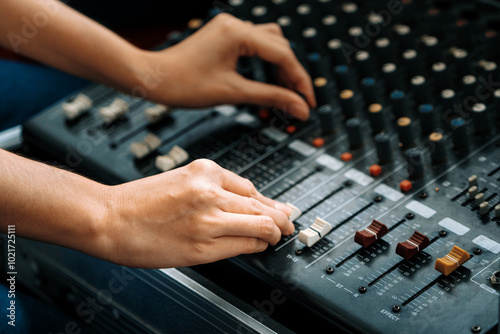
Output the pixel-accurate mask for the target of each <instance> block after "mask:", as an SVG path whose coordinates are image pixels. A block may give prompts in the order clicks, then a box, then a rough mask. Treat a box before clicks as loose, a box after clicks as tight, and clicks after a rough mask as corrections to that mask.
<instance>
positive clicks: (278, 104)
mask: <svg viewBox="0 0 500 334" xmlns="http://www.w3.org/2000/svg"><path fill="white" fill-rule="evenodd" d="M234 81H236V82H234ZM234 81H233V84H234V86H236V87H238V93H236V96H233V97H234V98H235V100H236V101H235V102H236V103H252V104H259V105H261V106H264V107H275V108H278V109H280V110H283V111H284V112H286V113H288V114H291V115H293V116H295V117H297V118H298V119H300V120H303V121H305V120H307V119H308V118H309V106H308V104H307V102H306V101H305V100H304V99H303V98H302V97H301V96H300V95H299V94H297V93H295V92H294V91H292V90H290V89H288V88H284V87H280V86H276V85H271V84H267V83H263V82H258V81H253V80H249V79H246V78H244V77H242V76H238V79H236V78H235V79H234Z"/></svg>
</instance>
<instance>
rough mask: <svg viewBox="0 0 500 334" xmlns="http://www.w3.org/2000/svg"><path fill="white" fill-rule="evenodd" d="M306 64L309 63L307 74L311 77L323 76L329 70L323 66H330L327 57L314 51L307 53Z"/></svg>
mask: <svg viewBox="0 0 500 334" xmlns="http://www.w3.org/2000/svg"><path fill="white" fill-rule="evenodd" d="M307 64H308V65H309V74H310V76H311V77H312V78H318V77H323V76H325V75H326V74H328V72H329V71H325V68H330V65H329V64H328V58H327V57H322V56H321V54H320V53H317V52H314V53H310V54H308V55H307Z"/></svg>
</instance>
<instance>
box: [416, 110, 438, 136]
mask: <svg viewBox="0 0 500 334" xmlns="http://www.w3.org/2000/svg"><path fill="white" fill-rule="evenodd" d="M418 115H419V117H420V127H421V129H422V133H423V134H424V135H428V134H430V133H431V132H432V131H434V129H435V128H436V117H435V116H434V107H433V106H432V104H422V105H420V106H419V107H418Z"/></svg>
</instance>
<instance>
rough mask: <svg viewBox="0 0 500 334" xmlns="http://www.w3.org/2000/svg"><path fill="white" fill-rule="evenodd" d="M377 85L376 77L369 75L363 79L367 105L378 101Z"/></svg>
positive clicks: (362, 88) (363, 90) (362, 85)
mask: <svg viewBox="0 0 500 334" xmlns="http://www.w3.org/2000/svg"><path fill="white" fill-rule="evenodd" d="M376 87H377V86H376V82H375V79H374V78H371V77H369V78H363V80H361V93H362V94H363V100H364V102H365V105H370V104H372V103H375V102H377V101H378V99H379V97H378V95H377V89H376Z"/></svg>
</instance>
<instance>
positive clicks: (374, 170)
mask: <svg viewBox="0 0 500 334" xmlns="http://www.w3.org/2000/svg"><path fill="white" fill-rule="evenodd" d="M368 170H369V171H370V175H371V176H378V175H380V174H381V173H382V167H380V166H379V165H377V164H375V165H371V166H370V168H368Z"/></svg>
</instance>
